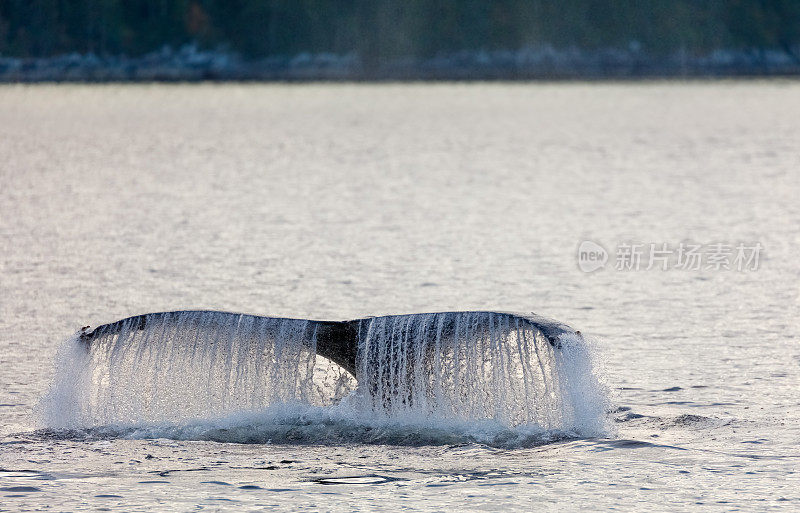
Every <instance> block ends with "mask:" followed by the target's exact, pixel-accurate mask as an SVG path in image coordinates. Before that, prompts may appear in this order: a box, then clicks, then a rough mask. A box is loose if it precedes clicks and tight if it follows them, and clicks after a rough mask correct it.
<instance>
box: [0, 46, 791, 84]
mask: <svg viewBox="0 0 800 513" xmlns="http://www.w3.org/2000/svg"><path fill="white" fill-rule="evenodd" d="M798 55H800V52H795V51H792V52H790V51H784V50H778V49H775V50H752V51H743V50H716V51H714V52H711V53H709V54H707V55H702V56H695V55H688V54H686V53H676V54H672V55H669V56H662V57H658V56H652V55H649V54H647V53H645V52H643V51H641V49H639V48H637V47H636V45H631V46H630V47H629V48H624V49H615V48H611V49H605V50H592V51H586V50H580V49H577V48H567V49H556V48H553V47H550V46H541V47H537V48H523V49H519V50H495V51H461V52H456V53H451V54H446V55H439V56H436V57H433V58H429V59H410V58H409V59H394V60H387V61H385V62H382V63H380V64H375V65H370V64H369V63H365V62H363V61H362V59H360V58H359V56H358V55H356V54H345V55H336V54H330V53H318V54H310V53H301V54H298V55H293V56H277V57H269V58H265V59H260V60H245V59H243V58H241V57H240V56H238V55H236V54H232V53H227V52H223V51H207V50H201V49H198V48H197V47H196V46H194V45H186V46H183V47H181V48H179V49H172V48H170V47H164V48H162V49H161V50H159V51H156V52H152V53H149V54H146V55H143V56H141V57H126V56H99V55H95V54H91V53H90V54H77V53H72V54H66V55H59V56H54V57H47V58H34V59H22V58H16V57H5V56H2V55H0V82H6V83H9V82H10V83H15V82H151V81H164V82H170V81H181V82H184V81H206V80H210V81H228V80H230V81H237V80H267V81H271V80H272V81H293V80H297V81H303V80H309V81H313V80H535V79H626V78H670V77H675V78H681V77H720V78H721V77H737V76H800V57H798Z"/></svg>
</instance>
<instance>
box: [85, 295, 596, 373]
mask: <svg viewBox="0 0 800 513" xmlns="http://www.w3.org/2000/svg"><path fill="white" fill-rule="evenodd" d="M468 317H472V318H473V320H472V322H473V323H474V324H477V327H478V329H480V328H481V327H483V328H485V329H495V328H494V327H493V326H492V324H495V323H496V324H497V327H498V329H501V330H502V329H503V328H502V326H506V329H515V330H519V329H520V328H523V329H530V330H533V331H534V332H538V333H539V334H541V336H542V337H544V338H545V339H546V340H547V341H548V342H549V343H550V344H551V345H552V346H553V347H554V348H558V347H559V345H560V340H561V338H562V337H564V336H565V335H570V334H572V335H576V336H578V337H580V336H581V335H580V332H579V331H578V332H576V331H575V330H574V329H572V328H571V327H570V326H568V325H566V324H564V323H562V322H559V321H556V320H553V319H549V318H546V317H542V316H540V315H537V314H534V313H533V312H531V313H515V312H490V311H461V312H437V313H427V314H399V315H388V316H379V317H365V318H361V319H354V320H349V321H322V320H305V319H294V318H283V317H267V316H260V315H251V314H243V313H233V312H222V311H216V310H179V311H171V312H157V313H147V314H141V315H135V316H132V317H127V318H125V319H121V320H118V321H115V322H112V323H108V324H103V325H101V326H97V327H96V328H95V329H93V330H89V328H90V326H84V327H83V328H81V330H80V339H81V340H83V341H84V342H85V343H86V344H87V346H90V345H91V344H93V343H94V342H96V341H99V340H102V339H105V338H107V337H110V336H118V335H119V334H120V333H122V332H131V331H142V330H144V329H146V328H148V327H152V326H156V325H158V326H159V328H160V329H162V330H164V331H165V332H166V331H167V330H168V329H170V328H171V329H177V330H181V329H183V330H203V331H209V330H210V331H216V332H218V333H219V334H224V331H225V330H231V329H235V330H243V329H244V330H250V331H253V330H256V329H257V328H256V325H258V324H260V323H266V322H273V323H275V322H277V323H280V322H281V321H287V322H289V323H296V324H298V323H299V324H302V325H304V328H303V332H304V334H303V336H302V342H303V343H304V344H305V345H306V346H308V347H311V348H313V349H314V350H315V351H316V354H318V355H320V356H322V357H324V358H327V359H328V360H331V361H333V362H334V363H336V364H337V365H339V366H341V367H342V368H343V369H345V370H346V371H347V372H348V373H350V374H351V375H352V376H353V377H356V378H357V377H358V360H359V348H360V346H363V344H364V340H365V337H366V336H367V333H368V330H369V326H371V325H372V323H375V322H376V321H378V322H380V321H382V320H385V319H392V320H394V321H395V322H397V321H398V320H400V321H401V322H403V321H405V323H406V326H410V325H411V324H413V323H415V322H418V321H419V320H420V319H432V318H433V319H435V320H436V321H438V322H437V324H438V325H437V328H436V331H435V332H431V333H429V334H428V335H427V336H426V337H425V338H426V340H425V341H424V342H425V343H426V344H435V343H436V340H434V338H435V337H438V341H439V343H441V340H442V339H445V340H450V341H453V340H455V339H457V338H458V337H459V336H460V335H462V333H459V326H458V324H459V321H460V320H462V319H466V318H468ZM476 318H477V322H476V321H475V319H476ZM466 333H467V335H466V336H469V335H468V332H466ZM245 335H248V334H247V333H246V334H245ZM251 335H252V336H257V334H255V333H253V334H251ZM406 338H407V337H406ZM361 350H362V351H363V347H361Z"/></svg>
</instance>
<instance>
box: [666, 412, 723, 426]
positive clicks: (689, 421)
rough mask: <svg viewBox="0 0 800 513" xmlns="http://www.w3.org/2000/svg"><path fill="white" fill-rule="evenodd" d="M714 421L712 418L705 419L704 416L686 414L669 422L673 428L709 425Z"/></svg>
mask: <svg viewBox="0 0 800 513" xmlns="http://www.w3.org/2000/svg"><path fill="white" fill-rule="evenodd" d="M713 420H714V419H712V418H710V417H703V416H702V415H692V414H688V413H684V414H683V415H678V416H677V417H675V418H673V419H671V420H669V421H668V422H669V423H670V425H672V426H692V425H697V424H709V423H711V422H713Z"/></svg>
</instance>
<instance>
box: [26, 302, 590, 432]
mask: <svg viewBox="0 0 800 513" xmlns="http://www.w3.org/2000/svg"><path fill="white" fill-rule="evenodd" d="M107 326H111V325H107ZM319 332H320V324H319V323H318V322H317V321H306V320H297V319H277V318H268V317H255V316H249V315H238V314H227V313H221V312H173V313H168V314H158V315H155V314H154V315H153V316H152V317H148V319H147V322H146V323H142V322H141V320H140V319H139V320H137V318H131V319H128V320H125V321H121V324H119V323H118V324H117V325H115V326H114V329H113V330H112V329H105V328H104V330H101V331H100V332H99V333H98V334H97V336H96V337H94V339H93V340H91V341H90V342H87V341H86V340H85V339H84V338H82V337H81V336H80V334H76V336H74V337H72V338H70V339H69V340H67V341H66V342H65V343H64V344H63V346H62V348H61V349H60V351H59V353H58V356H57V359H56V375H55V379H54V382H53V384H52V386H51V388H50V390H49V392H48V393H47V394H46V395H45V396H44V397H43V399H42V401H41V402H40V404H39V407H38V409H39V412H40V417H41V420H42V424H43V425H44V426H45V427H47V428H49V429H51V430H53V429H55V430H72V431H71V432H73V433H74V432H75V431H74V430H80V431H81V432H82V433H84V434H88V435H90V436H126V437H135V438H141V437H145V438H151V437H167V438H175V439H191V440H194V439H198V440H217V441H228V442H245V443H246V442H250V443H268V442H273V443H298V442H303V443H312V442H313V443H344V442H350V443H353V442H355V443H358V442H360V443H370V442H372V443H396V444H412V445H422V444H431V443H463V442H481V443H489V444H491V445H499V446H519V445H531V444H534V443H541V442H544V441H549V440H550V439H552V438H554V437H563V436H594V435H599V434H602V433H604V431H605V429H606V420H605V417H606V416H605V410H606V401H605V395H604V393H603V391H602V389H601V387H600V386H599V384H598V381H597V379H596V378H595V374H594V372H593V369H592V362H591V357H590V351H589V348H588V346H587V345H586V343H585V342H584V340H583V338H582V337H580V336H575V335H573V334H565V335H564V336H562V337H561V338H560V339H559V343H558V344H557V345H555V346H554V345H553V344H551V343H550V341H549V340H548V339H547V338H546V337H545V336H544V335H543V334H542V333H541V331H539V330H538V329H537V328H536V327H535V326H534V325H532V324H531V323H529V322H525V320H524V319H521V318H519V317H517V316H514V315H509V314H497V313H489V312H451V313H439V314H415V315H398V316H386V317H376V318H369V319H364V320H362V321H360V322H358V324H357V358H356V369H355V373H356V377H357V378H358V380H356V379H355V377H353V376H352V375H351V374H350V373H349V372H347V371H346V370H345V369H344V368H343V367H340V366H339V365H337V364H335V363H333V362H332V361H331V360H328V359H327V358H324V357H322V356H321V355H320V354H318V353H317V342H318V334H319Z"/></svg>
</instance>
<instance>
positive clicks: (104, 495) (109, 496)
mask: <svg viewBox="0 0 800 513" xmlns="http://www.w3.org/2000/svg"><path fill="white" fill-rule="evenodd" d="M95 497H97V498H98V499H122V498H123V497H122V495H115V494H113V493H101V494H98V495H95Z"/></svg>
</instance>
